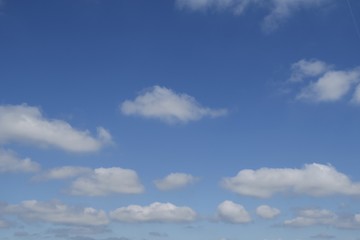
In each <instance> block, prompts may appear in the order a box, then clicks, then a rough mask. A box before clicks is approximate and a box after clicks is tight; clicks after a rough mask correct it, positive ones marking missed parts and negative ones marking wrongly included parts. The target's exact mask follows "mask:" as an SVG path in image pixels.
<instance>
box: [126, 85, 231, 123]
mask: <svg viewBox="0 0 360 240" xmlns="http://www.w3.org/2000/svg"><path fill="white" fill-rule="evenodd" d="M120 109H121V112H122V113H123V114H125V115H137V116H142V117H145V118H153V119H159V120H161V121H164V122H166V123H179V122H182V123H187V122H189V121H196V120H199V119H201V118H203V117H219V116H223V115H226V114H227V110H226V109H211V108H206V107H202V106H201V105H200V104H199V103H198V102H197V101H196V100H195V98H193V97H191V96H189V95H187V94H178V93H175V92H174V91H172V90H171V89H168V88H165V87H160V86H154V87H153V88H151V89H149V90H148V91H145V92H144V93H143V94H142V95H139V96H137V97H136V98H135V100H133V101H131V100H127V101H124V102H123V103H122V104H121V106H120Z"/></svg>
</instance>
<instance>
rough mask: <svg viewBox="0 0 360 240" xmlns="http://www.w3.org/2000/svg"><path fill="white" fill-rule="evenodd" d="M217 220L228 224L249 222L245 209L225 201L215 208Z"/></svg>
mask: <svg viewBox="0 0 360 240" xmlns="http://www.w3.org/2000/svg"><path fill="white" fill-rule="evenodd" d="M217 218H218V220H221V221H224V222H229V223H248V222H251V217H250V214H249V213H248V212H247V211H246V209H245V208H244V207H243V206H242V205H240V204H237V203H234V202H232V201H229V200H226V201H224V202H222V203H220V204H219V206H218V208H217Z"/></svg>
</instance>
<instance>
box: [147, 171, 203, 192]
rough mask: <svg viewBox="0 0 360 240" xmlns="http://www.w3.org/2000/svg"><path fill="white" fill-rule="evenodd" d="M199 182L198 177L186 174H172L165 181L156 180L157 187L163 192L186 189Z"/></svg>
mask: <svg viewBox="0 0 360 240" xmlns="http://www.w3.org/2000/svg"><path fill="white" fill-rule="evenodd" d="M196 180H197V178H196V177H194V176H192V175H190V174H186V173H171V174H169V175H168V176H166V177H165V178H164V179H160V180H155V181H154V183H155V186H156V187H157V188H158V189H160V190H163V191H167V190H173V189H178V188H182V187H185V186H187V185H189V184H191V183H194V182H195V181H196Z"/></svg>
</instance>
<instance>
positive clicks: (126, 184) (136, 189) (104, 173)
mask: <svg viewBox="0 0 360 240" xmlns="http://www.w3.org/2000/svg"><path fill="white" fill-rule="evenodd" d="M143 191H144V187H143V185H142V184H141V183H140V179H139V177H138V175H137V173H136V172H135V171H134V170H131V169H123V168H119V167H112V168H96V169H94V170H93V171H92V172H91V174H87V175H85V176H82V177H79V178H77V179H75V180H74V182H73V183H72V184H71V187H70V190H69V192H70V193H71V194H73V195H86V196H106V195H109V194H113V193H125V194H137V193H142V192H143Z"/></svg>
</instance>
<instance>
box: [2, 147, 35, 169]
mask: <svg viewBox="0 0 360 240" xmlns="http://www.w3.org/2000/svg"><path fill="white" fill-rule="evenodd" d="M39 170H40V164H38V163H37V162H34V161H32V160H31V159H29V158H25V159H19V158H18V157H17V156H16V154H15V153H13V152H11V151H8V150H4V149H0V173H6V172H37V171H39Z"/></svg>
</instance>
